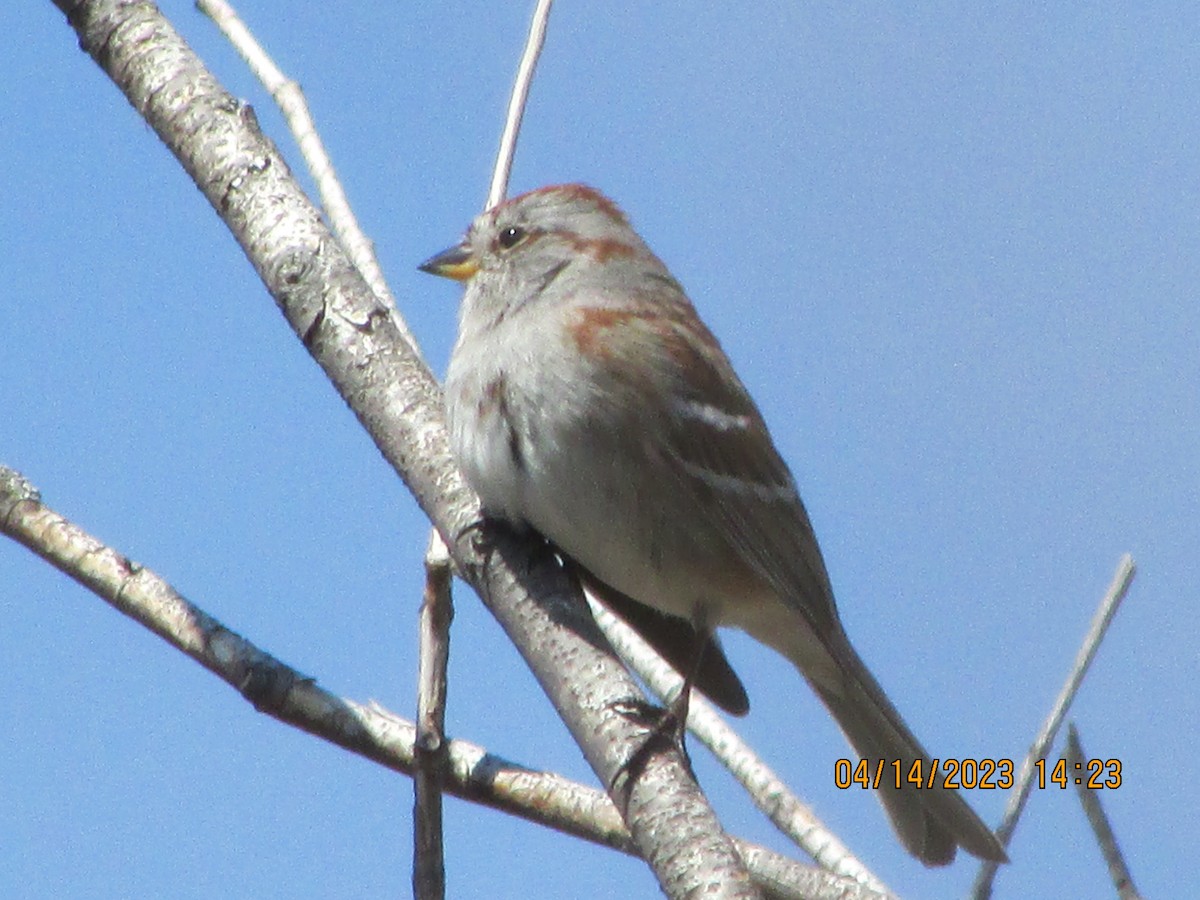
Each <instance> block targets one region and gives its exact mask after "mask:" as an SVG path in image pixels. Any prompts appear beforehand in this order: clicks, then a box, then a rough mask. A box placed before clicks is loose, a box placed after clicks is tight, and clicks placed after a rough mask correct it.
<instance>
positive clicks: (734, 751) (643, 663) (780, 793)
mask: <svg viewBox="0 0 1200 900" xmlns="http://www.w3.org/2000/svg"><path fill="white" fill-rule="evenodd" d="M588 602H589V603H590V605H591V607H592V615H594V616H595V617H596V622H597V624H598V625H599V626H600V630H601V631H603V632H604V634H605V636H606V637H607V638H608V640H609V642H610V643H611V644H612V645H613V648H614V649H615V650H616V651H617V653H618V654H620V656H621V658H622V659H624V660H625V661H626V662H627V663H629V664H630V666H631V667H632V668H633V670H634V671H635V672H636V673H637V674H638V677H639V678H641V679H642V681H644V682H645V683H646V684H647V686H649V688H650V689H651V690H652V691H654V693H655V694H657V695H658V696H659V697H660V698H664V699H665V698H667V697H671V696H674V694H675V693H676V692H677V691H678V690H679V688H680V687H681V686H682V684H683V678H681V677H680V675H679V673H678V672H676V671H675V670H674V669H672V668H671V666H670V665H669V664H668V663H667V662H665V661H664V660H663V659H662V657H661V656H659V655H658V654H657V653H655V652H654V650H653V648H651V647H650V645H649V644H647V643H646V642H645V640H643V639H642V637H641V635H639V634H638V633H637V632H636V631H634V630H633V629H632V628H630V627H629V626H628V625H627V624H625V622H623V621H622V620H621V619H620V618H619V617H618V616H615V615H613V613H611V612H609V610H608V609H607V608H605V606H604V605H603V604H602V603H600V602H599V601H598V600H596V599H594V598H593V597H592V596H591V595H590V594H589V595H588ZM688 730H689V731H691V732H692V733H693V734H694V735H696V737H698V738H699V739H700V740H701V741H702V742H703V743H704V745H705V746H706V747H708V749H709V750H711V751H712V752H713V753H714V754H715V755H716V757H717V759H718V760H720V762H721V763H722V765H724V766H725V768H727V769H728V770H729V771H730V773H731V774H732V775H733V776H734V778H736V779H737V780H738V781H739V782H740V783H741V785H742V786H743V787H744V788H745V789H746V792H747V793H748V794H749V795H750V797H751V799H752V800H753V801H754V803H755V805H756V806H757V807H758V808H759V809H760V810H762V811H763V813H765V814H766V815H767V817H768V818H769V819H770V820H771V821H772V822H773V823H774V824H775V827H776V828H778V829H779V830H780V831H782V832H783V833H784V834H786V835H787V836H788V837H789V838H791V840H792V841H793V842H794V843H795V844H796V845H797V846H799V847H800V848H801V849H803V850H804V851H805V852H806V853H808V854H809V855H810V856H812V858H813V859H814V860H816V862H817V864H818V865H819V866H821V868H823V869H825V870H826V871H828V872H833V873H834V874H835V875H840V876H842V877H844V878H849V879H852V880H853V881H855V882H857V883H859V884H861V885H864V886H866V887H868V888H870V889H871V890H873V891H875V892H877V893H879V894H881V895H886V896H890V891H889V889H888V887H887V885H885V884H884V883H883V881H882V880H880V879H879V878H878V877H877V876H876V875H875V874H874V873H873V872H871V871H870V869H868V868H867V867H866V866H865V865H864V864H863V863H862V862H861V861H860V860H859V859H858V858H857V857H855V856H854V854H853V853H851V851H850V849H849V848H848V847H846V845H845V844H843V843H842V842H841V840H839V839H838V837H837V835H835V834H834V833H833V832H832V831H830V830H829V829H828V828H826V827H825V824H824V823H823V822H822V821H821V820H820V819H818V818H817V816H816V814H814V813H813V811H812V810H811V809H809V807H808V805H807V804H805V803H804V801H803V800H801V799H800V798H799V797H797V796H796V795H795V794H794V793H793V792H792V790H791V788H789V787H788V786H787V784H786V783H785V782H784V781H783V779H781V778H780V777H779V776H778V775H777V774H776V773H775V772H774V771H773V770H772V769H771V767H770V766H768V765H767V764H766V763H765V762H763V761H762V759H760V758H759V756H758V755H757V754H756V753H755V752H754V749H753V748H752V747H750V746H749V745H748V744H747V743H746V742H745V741H743V740H742V738H741V736H740V735H738V733H737V732H736V731H734V730H733V729H732V728H730V727H729V726H728V725H727V724H726V723H725V720H724V719H723V718H722V717H721V715H720V713H718V712H717V710H716V709H715V708H714V707H713V705H712V704H711V703H710V702H709V701H708V700H707V699H706V698H705V697H704V695H702V694H699V693H696V694H693V696H692V699H691V703H690V705H689V711H688Z"/></svg>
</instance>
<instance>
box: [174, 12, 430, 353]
mask: <svg viewBox="0 0 1200 900" xmlns="http://www.w3.org/2000/svg"><path fill="white" fill-rule="evenodd" d="M196 7H197V8H198V9H199V10H200V11H201V12H202V13H204V14H205V15H206V16H208V17H209V18H210V19H212V21H213V24H215V25H216V26H217V28H219V29H220V30H221V33H222V34H224V35H225V37H226V39H227V40H228V41H229V43H230V44H232V45H233V47H234V49H235V50H237V52H238V53H239V54H240V55H241V57H242V59H244V60H245V61H246V64H247V65H248V66H249V67H250V71H251V72H253V73H254V76H255V77H256V78H257V79H258V80H259V81H260V82H261V83H262V85H263V87H265V88H266V89H267V91H268V92H269V93H270V94H271V97H272V98H274V100H275V103H276V104H277V105H278V106H279V110H280V112H282V113H283V118H284V121H286V122H287V125H288V128H289V129H290V130H291V132H292V136H293V137H294V138H295V139H296V144H297V145H298V146H299V148H300V153H301V155H302V156H303V157H304V162H305V165H307V166H308V171H309V173H310V174H311V175H312V178H313V182H314V183H315V184H316V186H317V191H318V192H319V193H320V195H321V206H322V207H324V209H325V213H326V214H327V215H328V216H329V222H330V224H331V225H332V226H333V230H334V232H335V233H336V234H337V236H338V240H339V241H341V243H342V246H343V247H345V248H346V252H347V253H348V254H349V255H350V258H351V259H352V260H353V261H354V266H355V268H357V269H358V271H359V272H361V273H362V276H363V278H365V279H366V281H367V284H368V285H370V287H371V290H372V291H373V292H374V293H375V296H376V297H378V298H379V299H380V300H381V301H382V302H383V303H384V304H385V305H386V306H388V307H390V308H393V309H394V308H395V307H396V300H395V298H394V297H393V296H392V292H391V290H389V288H388V286H387V280H386V279H385V278H384V277H383V270H382V269H380V267H379V261H378V260H377V259H376V258H375V247H374V245H373V244H372V242H371V241H370V240H369V239H368V238H367V236H366V234H364V233H363V230H362V228H360V227H359V224H358V219H357V217H356V216H355V215H354V210H353V209H352V208H351V206H350V201H349V200H348V199H347V198H346V192H345V190H343V188H342V183H341V180H340V179H339V178H338V177H337V172H336V171H335V170H334V168H333V160H332V159H330V156H329V153H328V152H327V151H326V149H325V144H324V142H323V141H322V140H321V135H320V133H319V132H318V131H317V126H316V122H315V121H313V117H312V113H311V112H310V111H309V108H308V101H307V100H305V98H304V91H302V90H301V89H300V85H299V84H297V83H296V81H295V80H293V79H291V78H288V77H287V76H286V75H284V74H283V72H282V71H281V70H280V68H279V67H278V66H277V65H276V64H275V60H273V59H272V58H271V55H270V54H269V53H267V51H266V49H265V48H263V46H262V45H261V44H259V42H258V40H257V39H256V38H255V37H254V34H253V33H252V32H251V31H250V29H249V28H248V27H246V24H245V23H244V22H242V20H241V19H240V18H239V17H238V14H237V11H236V10H235V9H234V8H233V6H232V5H230V4H229V3H227V2H226V0H196ZM396 326H397V327H398V328H399V329H400V330H401V332H403V334H404V337H405V339H406V340H407V341H408V343H409V345H410V346H411V347H412V348H413V350H414V352H417V353H419V352H420V350H419V348H418V347H417V342H416V340H415V339H414V338H413V336H412V334H411V332H409V330H408V326H407V324H405V322H404V320H403V319H399V318H398V320H397V322H396Z"/></svg>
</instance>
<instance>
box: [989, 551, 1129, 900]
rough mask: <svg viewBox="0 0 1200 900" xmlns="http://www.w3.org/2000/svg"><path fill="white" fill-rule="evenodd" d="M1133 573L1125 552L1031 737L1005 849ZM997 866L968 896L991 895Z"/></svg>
mask: <svg viewBox="0 0 1200 900" xmlns="http://www.w3.org/2000/svg"><path fill="white" fill-rule="evenodd" d="M1136 572H1137V566H1136V565H1134V562H1133V557H1132V556H1130V555H1129V554H1128V553H1126V554H1125V555H1124V556H1122V557H1121V561H1120V563H1118V564H1117V571H1116V574H1115V575H1114V576H1113V580H1112V584H1110V585H1109V587H1108V591H1107V593H1105V595H1104V599H1103V600H1101V601H1100V606H1099V607H1098V608H1097V610H1096V614H1095V615H1094V616H1093V617H1092V624H1091V627H1090V628H1088V633H1087V636H1086V637H1085V638H1084V639H1083V644H1082V645H1081V646H1080V648H1079V652H1078V653H1077V654H1076V655H1075V663H1074V665H1073V666H1072V667H1071V672H1070V674H1069V675H1068V676H1067V681H1066V683H1065V684H1064V685H1063V687H1062V691H1060V692H1059V695H1058V699H1056V700H1055V702H1054V707H1053V708H1052V709H1051V710H1050V715H1048V716H1047V717H1046V721H1045V724H1043V725H1042V730H1041V732H1039V734H1038V736H1037V738H1036V739H1035V740H1034V742H1033V746H1031V747H1030V748H1029V753H1028V755H1027V756H1026V757H1025V762H1024V763H1023V764H1022V766H1021V774H1020V776H1019V777H1018V778H1017V784H1016V788H1015V789H1014V790H1013V792H1012V794H1011V795H1009V798H1008V808H1007V809H1005V811H1004V820H1003V821H1002V822H1001V823H1000V827H999V828H997V829H996V837H997V838H998V839H999V840H1000V843H1001V844H1002V845H1003V846H1004V847H1005V849H1007V848H1008V845H1009V841H1010V840H1011V839H1012V835H1013V832H1014V831H1016V828H1017V821H1018V820H1019V819H1020V817H1021V812H1022V810H1024V809H1025V803H1026V801H1027V800H1028V799H1029V792H1030V790H1032V788H1033V773H1034V766H1035V764H1036V763H1037V761H1038V760H1042V759H1045V758H1046V754H1047V753H1048V752H1049V751H1050V745H1051V744H1053V743H1054V738H1055V736H1056V735H1057V734H1058V729H1059V728H1060V727H1061V726H1062V722H1063V719H1064V718H1065V717H1066V715H1067V711H1068V710H1069V709H1070V708H1071V702H1072V701H1073V700H1074V699H1075V694H1076V693H1078V691H1079V686H1080V685H1081V684H1082V683H1083V678H1084V676H1085V675H1086V674H1087V671H1088V668H1089V667H1090V666H1091V664H1092V660H1093V659H1094V658H1095V656H1096V651H1097V650H1099V649H1100V642H1101V641H1103V640H1104V635H1105V633H1106V632H1107V631H1108V626H1109V625H1110V624H1111V623H1112V620H1113V616H1115V615H1116V614H1117V610H1118V609H1119V608H1120V606H1121V601H1122V600H1124V599H1125V595H1126V594H1127V593H1128V592H1129V585H1130V584H1131V583H1132V582H1133V576H1134V574H1135V573H1136ZM998 868H999V866H998V865H997V864H996V863H994V862H984V863H983V864H982V865H981V866H980V867H979V874H978V875H977V876H976V877H975V884H974V885H973V886H972V889H971V896H972V897H973V898H975V900H986V898H988V897H990V896H991V895H992V882H993V881H994V880H995V877H996V871H997V870H998Z"/></svg>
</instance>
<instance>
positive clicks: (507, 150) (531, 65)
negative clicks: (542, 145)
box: [483, 0, 554, 209]
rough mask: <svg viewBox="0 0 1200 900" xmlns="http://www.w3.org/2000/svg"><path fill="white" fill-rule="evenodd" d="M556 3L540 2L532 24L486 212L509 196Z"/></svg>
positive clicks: (509, 106)
mask: <svg viewBox="0 0 1200 900" xmlns="http://www.w3.org/2000/svg"><path fill="white" fill-rule="evenodd" d="M553 3H554V0H538V4H537V7H536V8H535V9H534V11H533V21H532V22H530V23H529V37H528V38H527V39H526V41H525V52H524V53H522V54H521V62H520V64H519V65H518V66H517V78H516V81H515V82H514V83H513V90H512V97H511V98H510V99H509V101H508V115H507V116H506V117H505V120H504V131H503V132H502V133H501V135H500V150H499V152H498V153H497V155H496V167H495V169H493V170H492V184H491V187H489V188H488V195H487V203H486V204H485V205H484V207H483V208H484V209H491V208H492V207H493V206H495V205H497V204H498V203H500V202H501V201H503V200H504V197H505V195H506V194H507V193H508V178H509V176H510V175H511V174H512V164H513V155H514V154H515V153H516V151H517V136H518V135H519V134H520V133H521V120H522V119H523V118H524V116H525V105H526V103H527V102H528V101H529V87H530V85H531V84H532V83H533V73H534V70H535V69H537V64H538V58H539V57H540V56H541V55H542V45H543V44H544V43H545V42H546V23H547V22H548V21H549V19H550V7H551V6H552V5H553Z"/></svg>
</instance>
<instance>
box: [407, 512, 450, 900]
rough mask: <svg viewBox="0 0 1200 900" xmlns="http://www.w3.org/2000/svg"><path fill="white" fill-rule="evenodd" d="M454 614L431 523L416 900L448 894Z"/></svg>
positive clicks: (444, 561)
mask: <svg viewBox="0 0 1200 900" xmlns="http://www.w3.org/2000/svg"><path fill="white" fill-rule="evenodd" d="M453 618H454V606H453V603H452V601H451V597H450V554H449V552H448V551H447V550H446V545H445V543H444V542H443V541H442V537H441V535H440V534H438V533H437V529H436V528H435V529H430V535H429V548H428V550H427V551H426V553H425V594H424V601H423V602H422V604H421V615H420V618H419V621H420V628H419V630H420V641H419V642H418V643H419V663H418V667H417V744H416V763H417V770H416V773H415V775H414V778H413V790H414V794H415V799H414V808H413V820H414V828H413V896H414V897H416V898H418V900H441V898H442V897H444V896H445V895H446V869H445V853H444V851H443V842H442V783H443V781H444V779H445V768H446V763H447V757H446V665H447V663H448V662H449V659H450V620H451V619H453Z"/></svg>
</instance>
